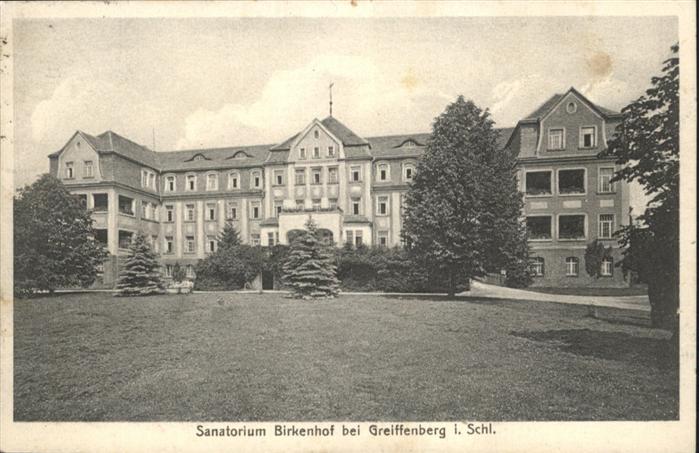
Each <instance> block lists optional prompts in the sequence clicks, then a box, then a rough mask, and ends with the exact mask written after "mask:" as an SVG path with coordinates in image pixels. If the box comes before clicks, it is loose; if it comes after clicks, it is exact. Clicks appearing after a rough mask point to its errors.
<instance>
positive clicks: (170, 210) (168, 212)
mask: <svg viewBox="0 0 699 453" xmlns="http://www.w3.org/2000/svg"><path fill="white" fill-rule="evenodd" d="M165 221H166V222H174V221H175V207H174V206H172V205H171V204H166V205H165Z"/></svg>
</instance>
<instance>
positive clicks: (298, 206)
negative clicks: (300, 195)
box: [296, 200, 306, 210]
mask: <svg viewBox="0 0 699 453" xmlns="http://www.w3.org/2000/svg"><path fill="white" fill-rule="evenodd" d="M305 204H306V203H305V202H304V201H303V200H296V209H298V210H302V209H304V208H305Z"/></svg>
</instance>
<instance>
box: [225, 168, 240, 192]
mask: <svg viewBox="0 0 699 453" xmlns="http://www.w3.org/2000/svg"><path fill="white" fill-rule="evenodd" d="M238 178H239V176H238V173H236V172H233V173H228V190H233V189H237V188H238V187H239V185H238Z"/></svg>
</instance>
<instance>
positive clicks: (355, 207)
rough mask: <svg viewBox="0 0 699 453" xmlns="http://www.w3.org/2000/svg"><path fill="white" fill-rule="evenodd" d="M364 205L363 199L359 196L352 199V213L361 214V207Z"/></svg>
mask: <svg viewBox="0 0 699 453" xmlns="http://www.w3.org/2000/svg"><path fill="white" fill-rule="evenodd" d="M361 205H362V200H360V199H359V198H357V199H354V200H352V215H359V214H361V209H360V207H361Z"/></svg>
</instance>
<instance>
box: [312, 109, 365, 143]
mask: <svg viewBox="0 0 699 453" xmlns="http://www.w3.org/2000/svg"><path fill="white" fill-rule="evenodd" d="M321 123H322V124H323V126H325V127H326V128H327V129H328V130H329V131H330V132H331V133H332V134H333V135H334V136H335V137H337V138H338V139H339V140H340V141H341V142H342V144H343V145H345V146H361V145H368V142H367V141H366V140H364V139H363V138H362V137H360V136H358V135H357V134H355V133H354V132H352V131H351V130H350V129H349V128H348V127H347V126H345V125H344V124H342V123H341V122H339V121H338V120H337V119H336V118H334V117H332V116H329V117H327V118H325V119H324V120H323V121H321Z"/></svg>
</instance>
